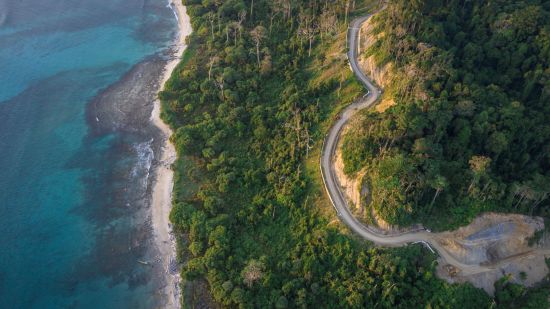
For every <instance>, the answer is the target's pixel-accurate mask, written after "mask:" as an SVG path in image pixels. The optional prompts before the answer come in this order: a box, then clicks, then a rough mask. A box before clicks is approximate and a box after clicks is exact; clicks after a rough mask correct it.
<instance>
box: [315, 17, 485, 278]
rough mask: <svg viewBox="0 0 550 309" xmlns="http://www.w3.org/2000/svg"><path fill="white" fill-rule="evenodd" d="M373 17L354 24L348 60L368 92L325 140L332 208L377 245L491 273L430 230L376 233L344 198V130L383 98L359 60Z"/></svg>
mask: <svg viewBox="0 0 550 309" xmlns="http://www.w3.org/2000/svg"><path fill="white" fill-rule="evenodd" d="M370 16H371V15H368V16H364V17H360V18H357V19H355V20H354V21H352V23H351V25H350V28H349V30H348V42H349V43H348V44H349V47H350V48H349V51H348V59H349V63H350V65H351V69H352V71H353V73H354V74H355V76H356V77H357V78H359V80H360V81H361V82H362V83H363V85H365V87H366V88H367V90H368V93H367V94H366V95H365V96H364V97H363V98H361V99H360V100H358V101H356V102H354V103H352V104H351V105H349V106H347V107H346V108H345V109H344V110H343V111H342V112H341V114H340V117H339V118H338V120H337V121H336V123H335V124H334V125H333V126H332V127H331V128H330V130H329V133H328V135H327V137H326V139H325V141H324V144H323V149H322V152H321V174H322V176H323V182H324V183H325V188H326V190H327V193H328V195H329V198H330V200H331V202H332V205H333V206H334V208H335V209H336V213H337V215H338V217H339V218H340V220H341V221H342V222H344V223H345V224H346V225H347V226H348V227H349V228H350V229H351V230H352V231H353V232H355V233H357V234H359V235H360V236H361V237H363V238H365V239H368V240H370V241H372V242H374V243H375V244H378V245H383V246H390V247H395V246H403V245H406V244H408V243H415V242H425V243H428V244H429V245H430V246H431V247H432V248H434V249H435V250H436V251H437V252H438V253H439V255H440V256H441V257H442V258H443V259H444V260H445V261H446V262H447V263H448V264H451V265H453V266H455V267H457V268H459V269H460V270H462V273H463V274H473V273H479V272H484V271H488V270H491V269H492V268H490V267H484V266H480V265H467V264H464V263H461V262H460V261H458V260H457V259H456V258H454V257H453V256H452V255H451V254H449V252H447V251H446V250H445V249H444V248H443V247H442V246H441V245H440V244H439V243H438V242H437V241H436V240H435V238H434V237H433V236H432V234H430V233H429V232H427V231H413V232H409V233H403V234H399V235H384V234H380V233H379V232H377V231H375V230H374V229H372V228H370V227H369V226H367V225H364V224H362V223H361V222H359V221H358V220H357V219H356V218H355V217H354V216H353V215H352V213H351V211H350V210H349V208H348V205H347V200H346V198H345V197H344V193H343V192H342V190H341V188H340V185H339V181H338V178H337V177H336V174H335V172H334V164H333V158H334V157H335V156H334V155H335V152H336V146H337V145H338V140H339V139H340V135H341V133H342V128H343V127H344V126H345V124H346V123H347V122H348V120H349V119H350V118H351V117H353V116H354V115H355V114H356V113H357V112H358V111H360V110H362V109H364V108H369V107H372V106H373V105H374V104H375V103H376V101H377V100H378V98H379V97H380V92H379V89H378V88H377V87H376V86H375V85H374V84H373V83H372V82H371V81H370V79H369V78H368V77H367V76H366V75H365V74H364V73H363V72H362V71H361V69H360V68H359V64H358V61H357V41H358V40H357V36H358V33H359V28H360V27H361V25H362V24H363V23H364V22H365V21H367V20H368V19H369V18H370Z"/></svg>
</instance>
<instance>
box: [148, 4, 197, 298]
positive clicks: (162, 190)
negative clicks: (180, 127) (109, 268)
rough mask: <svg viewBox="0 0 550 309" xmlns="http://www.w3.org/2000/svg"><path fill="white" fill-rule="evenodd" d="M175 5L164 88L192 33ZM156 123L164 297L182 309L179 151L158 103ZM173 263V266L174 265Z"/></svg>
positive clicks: (155, 212)
mask: <svg viewBox="0 0 550 309" xmlns="http://www.w3.org/2000/svg"><path fill="white" fill-rule="evenodd" d="M171 6H172V8H173V9H175V12H176V14H177V15H176V16H177V19H178V25H179V35H178V39H177V42H175V54H174V58H173V59H172V60H170V61H169V62H168V63H167V65H166V67H165V70H164V74H163V76H162V81H161V83H160V85H161V89H159V91H160V90H162V89H163V88H164V84H165V83H166V81H167V80H168V79H169V78H170V76H171V75H172V71H173V70H174V69H175V67H176V66H177V65H178V63H179V62H180V59H181V56H182V54H183V52H184V51H185V49H186V47H187V46H186V44H185V39H186V37H187V36H188V35H189V34H191V31H192V28H191V22H190V20H189V16H188V15H187V10H186V7H185V6H183V4H182V2H181V0H174V1H171ZM151 120H152V121H153V123H154V124H155V125H156V126H157V127H158V128H159V129H161V130H162V132H163V134H164V138H165V142H164V145H163V147H162V153H161V157H160V160H159V162H160V164H159V165H158V166H157V168H156V171H155V173H156V182H155V184H154V186H153V195H152V204H151V210H152V225H153V231H154V237H155V242H156V243H157V245H158V249H159V251H160V254H161V261H160V262H161V265H162V267H163V269H164V271H165V274H166V278H165V279H166V282H167V285H166V287H165V291H164V294H165V295H166V297H167V302H166V305H165V308H179V307H180V300H179V298H180V292H179V282H180V276H179V269H178V268H177V267H175V260H176V241H175V237H174V235H173V234H172V226H171V224H170V220H169V215H170V210H171V208H172V188H173V177H174V173H173V171H172V170H171V168H170V166H171V164H172V163H173V162H174V160H175V159H176V151H175V149H174V146H173V145H172V143H170V141H169V137H170V136H171V135H172V130H171V129H170V127H169V126H168V125H167V124H165V123H164V122H163V121H162V120H161V119H160V101H159V100H156V101H155V105H154V109H153V112H152V115H151ZM171 264H172V265H171Z"/></svg>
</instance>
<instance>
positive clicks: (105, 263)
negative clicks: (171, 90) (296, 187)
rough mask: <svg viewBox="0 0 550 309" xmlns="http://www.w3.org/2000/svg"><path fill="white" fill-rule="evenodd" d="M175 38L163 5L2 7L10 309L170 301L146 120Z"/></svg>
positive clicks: (2, 218)
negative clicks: (154, 210)
mask: <svg viewBox="0 0 550 309" xmlns="http://www.w3.org/2000/svg"><path fill="white" fill-rule="evenodd" d="M176 32H177V24H176V19H175V17H174V13H173V11H172V9H171V8H170V7H169V6H168V2H167V0H125V1H121V0H95V1H78V0H38V1H31V0H0V151H1V155H0V307H1V308H152V307H153V308H154V307H157V306H162V303H163V295H161V294H162V293H160V292H159V291H160V290H161V287H162V286H163V284H165V283H164V282H163V279H162V278H163V276H162V274H163V272H164V270H163V269H160V268H159V267H155V264H154V261H155V259H157V258H158V256H157V255H158V253H157V252H156V251H155V249H154V247H155V246H154V243H153V239H152V228H151V222H150V220H151V218H150V209H149V199H150V193H151V179H150V178H151V175H150V174H151V173H152V172H151V169H152V167H153V166H155V164H158V162H156V160H155V158H156V157H158V156H156V154H157V153H158V151H159V149H160V145H161V138H160V135H159V130H158V129H156V128H155V127H153V126H152V124H151V123H150V120H149V118H150V114H151V110H152V108H153V105H152V100H153V99H154V97H155V95H156V90H157V89H158V83H159V76H160V74H161V73H162V71H163V68H164V66H165V64H166V62H167V61H168V59H169V58H170V57H171V55H172V54H171V51H172V46H171V45H172V42H173V40H174V39H175V37H176ZM144 261H145V262H147V263H149V265H145V264H144V263H141V262H144Z"/></svg>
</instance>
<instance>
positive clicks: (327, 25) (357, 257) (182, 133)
mask: <svg viewBox="0 0 550 309" xmlns="http://www.w3.org/2000/svg"><path fill="white" fill-rule="evenodd" d="M183 3H184V4H185V5H186V6H187V8H188V13H189V15H190V16H191V21H192V25H193V30H194V32H193V34H192V35H191V36H190V38H189V48H188V50H187V51H186V53H185V55H184V59H183V60H182V63H181V64H180V66H179V67H178V68H177V69H176V71H175V73H174V74H173V76H172V78H171V80H170V81H169V82H168V84H167V88H166V90H165V91H164V92H162V93H161V99H162V102H163V109H162V116H163V118H164V119H165V120H166V121H167V122H168V123H170V124H171V126H172V128H173V129H174V131H175V134H174V135H173V136H172V141H173V142H174V144H175V145H176V149H177V152H178V157H179V158H178V160H177V162H176V164H175V178H176V183H175V187H174V195H175V196H174V208H173V211H172V213H171V220H172V222H173V223H174V226H175V230H176V232H177V235H178V256H179V259H180V261H181V262H182V263H183V268H182V276H183V278H184V280H186V283H184V285H186V284H188V283H190V282H206V283H207V286H208V288H209V290H210V294H211V296H212V298H213V299H214V300H215V302H217V303H218V304H220V305H222V306H226V307H240V308H253V307H255V308H258V307H259V308H273V307H276V308H287V307H288V308H294V307H302V308H304V307H321V308H347V307H350V308H359V307H368V308H372V307H379V308H390V307H400V308H420V307H427V308H429V307H439V308H464V307H466V308H489V307H491V304H492V303H493V300H492V299H491V298H490V297H488V296H487V295H486V294H485V293H484V292H483V291H482V290H479V289H476V288H474V287H472V286H471V285H449V284H446V283H444V282H443V281H441V280H439V279H437V278H436V277H435V275H434V272H435V269H434V263H435V259H434V256H432V255H430V254H429V253H428V251H425V250H424V249H422V247H421V246H418V245H417V246H410V247H406V248H401V249H391V250H390V249H378V248H372V247H370V246H369V245H368V244H366V243H364V242H361V241H358V240H357V239H355V238H353V237H351V236H349V235H346V234H343V233H342V230H340V228H339V225H338V224H337V223H336V224H335V221H334V218H335V216H334V213H333V211H332V208H331V207H330V206H329V205H328V203H326V201H323V200H322V199H321V198H320V197H322V196H323V194H324V190H323V188H322V187H321V186H320V184H319V171H318V169H319V168H318V162H319V148H320V147H321V143H322V139H323V137H324V134H325V133H326V130H327V128H328V125H330V123H331V122H332V120H333V118H334V116H335V115H336V113H337V111H338V109H339V108H341V107H342V106H343V105H346V104H349V103H350V102H351V101H352V100H353V99H354V98H355V97H357V96H360V95H362V94H363V91H364V90H363V88H362V87H361V86H360V84H359V83H358V82H357V81H355V79H354V77H353V76H352V74H351V72H349V68H348V64H347V62H346V59H345V47H344V46H345V35H344V34H345V30H346V27H347V25H348V23H349V21H350V19H351V18H352V16H353V15H354V14H358V13H364V12H365V11H367V8H371V9H372V8H373V6H372V3H370V2H369V1H350V0H337V1H316V0H309V1H306V0H303V1H290V0H271V1H268V0H248V1H243V0H225V1H221V0H203V1H198V0H186V1H183ZM326 72H329V73H328V74H327V73H326ZM308 162H313V163H312V166H314V168H311V169H309V168H308V164H309V163H308ZM323 209H325V210H327V211H325V212H327V213H330V215H325V213H324V212H323ZM511 287H515V285H512V284H509V283H507V282H504V283H503V284H502V288H499V291H502V295H505V296H506V297H507V298H506V297H501V299H502V301H500V300H498V303H499V304H502V305H508V304H513V303H514V302H518V299H520V298H518V297H512V296H516V294H517V293H516V294H512V292H515V291H516V289H514V290H513V291H512V292H510V290H512V289H511ZM518 289H519V291H520V292H521V293H520V294H521V295H522V296H523V297H525V298H526V300H521V302H522V303H527V302H533V304H535V305H533V307H540V306H541V304H542V305H543V306H545V305H547V301H548V300H547V298H546V297H542V296H540V295H538V294H534V293H533V292H526V290H525V289H523V288H519V287H518ZM184 291H188V290H187V289H184ZM539 294H540V293H539ZM510 295H512V296H510ZM531 295H535V297H532V296H531ZM537 295H538V296H537ZM187 296H189V295H187ZM196 301H197V300H196V299H193V297H186V298H185V300H184V303H185V304H187V305H189V306H194V305H197V303H196ZM199 301H200V300H199Z"/></svg>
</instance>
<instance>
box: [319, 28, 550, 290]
mask: <svg viewBox="0 0 550 309" xmlns="http://www.w3.org/2000/svg"><path fill="white" fill-rule="evenodd" d="M356 23H357V21H354V23H352V25H355V24H356ZM355 27H357V26H355ZM360 28H361V29H362V31H361V32H362V33H361V34H357V38H358V41H360V42H356V41H355V40H354V39H353V38H350V40H349V41H350V42H352V43H351V44H354V43H356V44H357V45H359V46H361V49H360V50H363V51H364V50H365V48H366V47H367V46H369V45H370V44H372V43H373V42H374V40H376V38H375V37H374V36H372V35H371V33H370V29H371V28H372V27H371V25H370V23H369V21H366V22H364V23H363V24H362V25H361V27H360ZM350 29H352V32H351V33H353V31H356V29H357V30H358V27H357V28H354V27H353V26H352V27H350ZM351 48H354V46H353V45H352V47H351ZM353 54H354V53H353V52H352V56H353ZM358 58H359V57H358ZM359 60H360V59H354V57H351V56H350V61H351V67H352V70H354V72H355V73H356V75H357V76H358V77H359V79H360V80H361V81H362V82H363V83H364V84H365V86H366V87H367V88H369V90H370V95H369V96H368V97H370V99H367V100H369V101H372V99H374V98H376V97H378V96H379V94H378V93H376V90H375V89H372V88H373V86H372V85H371V82H370V81H369V80H368V78H365V76H364V75H363V74H362V73H361V72H357V71H356V70H362V71H363V72H365V73H367V75H371V76H372V77H373V79H374V80H375V81H376V82H377V83H379V84H380V85H383V86H388V87H391V83H392V80H393V79H394V77H393V76H392V74H393V73H392V72H393V67H392V65H391V64H386V65H385V66H383V67H382V68H378V67H377V66H376V61H375V59H374V58H373V57H372V56H371V57H368V58H366V57H363V59H362V60H361V61H360V67H359V66H358V62H359ZM380 104H382V105H385V106H383V107H382V108H378V109H377V110H378V111H379V112H383V111H384V110H385V109H386V108H387V107H388V106H391V105H392V104H394V102H393V100H392V99H391V98H389V96H387V97H386V98H384V97H383V98H382V99H381V103H380ZM380 104H379V105H378V106H380ZM354 105H356V106H357V107H355V106H350V108H351V109H350V108H347V109H346V110H345V112H344V113H343V114H342V117H341V118H340V119H339V121H338V122H337V123H336V124H335V126H334V127H333V128H332V129H331V131H335V130H336V131H335V132H336V133H335V134H340V133H341V132H343V131H346V130H349V129H350V127H353V126H357V125H358V124H359V123H360V122H358V121H349V122H348V121H347V120H348V119H349V118H351V117H352V116H353V115H355V113H356V111H357V110H360V109H362V108H368V107H370V106H371V103H365V104H363V103H361V102H359V103H357V104H356V103H354ZM348 113H350V114H349V115H348ZM355 119H357V117H355ZM339 126H340V127H343V129H342V130H341V131H338V130H339V129H335V128H338V127H339ZM346 128H347V129H346ZM355 129H356V128H354V130H355ZM332 135H334V133H330V134H329V136H328V139H327V140H328V143H327V145H326V149H329V151H330V148H331V147H334V148H336V149H334V150H333V152H332V153H331V154H330V155H331V156H332V159H331V160H330V162H331V164H332V165H333V166H332V171H333V173H332V174H331V173H330V169H327V167H325V166H323V164H326V163H327V162H329V161H327V160H326V159H325V160H323V159H322V160H321V164H322V170H323V171H325V170H328V171H329V172H328V173H325V175H328V179H327V180H326V181H325V184H326V185H327V191H328V192H329V195H331V200H332V202H333V203H334V206H335V208H336V209H337V211H338V212H339V216H340V217H341V218H342V220H343V221H344V222H345V223H346V224H348V225H349V226H350V227H351V228H352V229H353V230H356V231H358V232H361V233H360V234H361V235H364V237H365V238H367V239H369V240H372V241H374V242H376V243H378V242H380V244H386V245H388V244H389V245H391V244H393V245H398V244H403V243H404V242H403V241H404V239H410V240H409V241H416V242H418V241H417V240H420V242H423V243H425V244H428V243H429V244H431V245H432V246H433V247H434V248H435V249H436V250H437V251H439V253H440V258H439V260H438V261H439V266H438V269H437V273H438V275H439V276H440V277H441V278H443V279H445V280H447V281H449V282H471V283H472V284H473V285H474V286H476V287H479V288H483V289H485V290H486V291H487V292H488V293H490V294H492V293H493V292H494V282H495V281H496V280H498V279H499V278H501V277H502V276H504V275H510V276H511V280H512V281H513V282H516V283H519V284H523V285H525V286H532V285H533V284H535V283H536V282H539V281H541V280H543V279H544V278H546V277H547V275H548V267H547V265H546V263H545V258H548V257H550V246H549V244H548V243H549V241H546V239H547V238H548V237H546V236H544V237H542V240H541V241H540V242H539V243H538V244H537V245H536V246H535V247H533V246H529V239H530V238H531V237H533V235H534V233H535V232H536V231H540V230H542V229H543V228H544V222H543V220H542V219H541V218H535V217H528V216H522V215H513V214H511V215H505V214H492V213H490V214H483V215H481V216H479V217H478V218H476V219H475V220H474V221H473V222H472V223H471V224H470V225H468V226H465V227H463V228H460V229H458V230H456V231H450V232H444V233H439V234H435V233H434V234H431V233H425V232H414V231H411V230H409V231H407V230H408V229H400V228H399V227H390V226H388V225H387V224H385V222H383V220H381V219H380V218H378V219H377V216H376V214H372V216H371V219H374V221H375V222H376V223H377V224H376V225H377V226H366V225H365V224H363V226H360V225H361V224H360V223H358V222H357V221H356V219H355V218H352V217H349V215H347V214H346V213H345V211H344V210H345V207H348V209H349V210H350V211H351V213H352V214H353V215H354V216H357V214H363V215H364V214H365V212H366V211H368V210H365V209H363V208H365V207H364V206H363V205H361V200H362V198H364V196H362V195H364V194H368V192H366V190H363V188H362V187H360V186H361V175H363V172H364V171H363V172H359V173H358V174H357V175H355V176H349V175H345V174H344V172H343V170H344V164H343V162H342V149H341V148H342V147H341V146H342V145H341V144H342V143H341V139H340V142H339V138H338V135H336V137H333V136H332ZM331 137H332V138H331ZM331 143H333V144H334V143H336V145H331ZM327 155H328V154H327ZM334 180H336V183H337V187H338V189H337V190H336V191H333V190H332V189H331V182H332V181H334ZM327 182H328V183H327ZM338 191H340V192H339V193H338ZM335 192H336V193H337V194H336V195H335ZM339 194H340V195H341V196H342V198H343V200H341V199H339V198H338V195H339ZM343 207H344V208H343ZM366 208H368V206H367V207H366ZM363 218H364V217H363ZM363 221H364V220H363ZM393 239H394V240H393ZM450 261H452V263H450ZM451 264H452V265H451Z"/></svg>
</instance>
